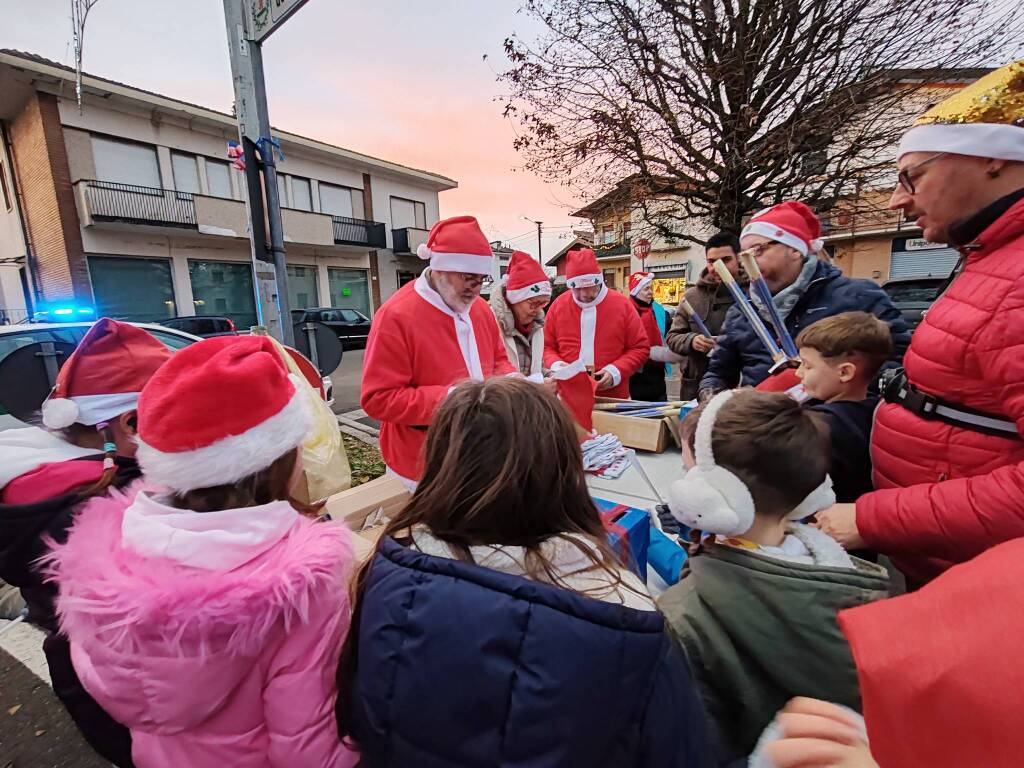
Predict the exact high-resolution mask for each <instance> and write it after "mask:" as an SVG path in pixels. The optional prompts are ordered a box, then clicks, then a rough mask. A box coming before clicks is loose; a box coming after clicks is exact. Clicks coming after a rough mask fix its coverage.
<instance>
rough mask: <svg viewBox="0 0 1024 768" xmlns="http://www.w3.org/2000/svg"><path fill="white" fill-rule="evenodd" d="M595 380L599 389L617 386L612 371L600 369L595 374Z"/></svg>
mask: <svg viewBox="0 0 1024 768" xmlns="http://www.w3.org/2000/svg"><path fill="white" fill-rule="evenodd" d="M594 382H595V383H596V384H597V388H598V389H611V388H612V387H614V386H615V379H613V378H612V374H611V371H598V372H597V373H595V374H594Z"/></svg>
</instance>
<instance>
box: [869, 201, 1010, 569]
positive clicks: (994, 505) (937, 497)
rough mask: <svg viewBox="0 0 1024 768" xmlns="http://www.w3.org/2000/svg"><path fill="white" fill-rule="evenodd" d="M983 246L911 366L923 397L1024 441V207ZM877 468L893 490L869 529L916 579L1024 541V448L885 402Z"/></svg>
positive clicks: (883, 495)
mask: <svg viewBox="0 0 1024 768" xmlns="http://www.w3.org/2000/svg"><path fill="white" fill-rule="evenodd" d="M976 242H977V244H978V245H979V246H980V247H979V248H978V249H977V250H974V251H972V252H971V253H970V256H969V257H968V259H967V262H966V265H965V268H964V271H963V273H962V274H961V275H960V276H959V277H957V278H956V280H955V281H954V282H953V284H952V286H950V288H949V290H948V291H946V293H945V295H944V296H943V297H942V298H941V299H939V300H938V301H937V302H936V303H935V305H934V306H933V307H932V308H931V309H930V310H929V311H928V314H927V315H926V316H925V319H924V321H923V322H922V323H921V325H920V326H919V327H918V329H917V331H916V332H915V333H914V337H913V341H912V342H911V344H910V349H909V350H908V351H907V354H906V358H905V360H904V365H905V367H906V371H907V376H908V378H909V380H910V382H911V383H912V384H914V385H915V386H917V387H919V388H920V389H922V390H923V391H925V392H927V393H930V394H932V395H935V396H937V397H940V398H942V399H945V400H949V401H952V402H954V403H959V404H961V405H964V406H967V407H968V408H973V409H976V410H979V411H982V412H985V413H989V414H1001V415H1002V416H1004V417H1005V418H1008V419H1010V420H1012V421H1014V422H1016V424H1017V431H1018V433H1020V434H1024V200H1018V201H1017V202H1016V203H1015V204H1014V205H1013V206H1011V207H1010V208H1009V210H1007V211H1006V213H1004V214H1003V215H1002V216H1000V217H999V218H998V219H996V221H995V222H994V223H992V224H991V225H990V226H989V227H988V228H986V229H985V230H984V232H982V233H981V235H980V236H979V237H978V238H977V241H976ZM871 458H872V463H873V465H874V471H875V487H876V488H879V489H884V490H878V491H876V492H874V493H871V494H868V495H866V496H862V497H861V498H860V500H858V502H857V527H858V529H859V530H860V533H861V535H862V536H863V538H864V540H865V542H867V545H868V546H869V547H871V548H872V549H875V550H877V551H879V552H883V553H885V554H887V555H890V556H892V558H893V560H894V562H896V564H897V566H898V567H900V569H901V570H903V571H904V572H905V573H906V574H907V575H908V577H909V578H910V579H911V580H913V581H917V582H919V583H920V582H923V581H926V580H927V579H929V578H933V577H934V576H936V575H937V574H938V573H940V572H941V571H942V570H943V569H944V568H946V567H948V565H949V564H950V563H956V562H963V561H965V560H969V559H971V558H972V557H974V556H975V555H977V554H979V553H980V552H983V551H984V550H986V549H988V548H989V547H991V546H993V545H995V544H998V543H999V542H1002V541H1006V540H1007V539H1012V538H1016V537H1020V536H1024V440H1017V439H1008V438H1004V437H993V436H989V435H985V434H981V433H979V432H975V431H971V430H967V429H960V428H958V427H954V426H950V425H948V424H944V423H943V422H940V421H929V420H925V419H922V418H919V417H917V416H915V415H913V414H912V413H910V412H909V411H907V410H905V409H904V408H902V407H900V406H898V405H889V404H884V403H883V404H882V406H881V407H880V408H879V409H878V412H877V415H876V417H875V427H874V430H873V432H872V436H871Z"/></svg>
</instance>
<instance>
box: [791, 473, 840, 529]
mask: <svg viewBox="0 0 1024 768" xmlns="http://www.w3.org/2000/svg"><path fill="white" fill-rule="evenodd" d="M835 503H836V492H835V489H834V488H833V487H832V478H831V477H830V476H829V475H825V479H824V480H822V482H821V485H819V486H818V487H817V488H815V489H814V490H813V491H811V492H810V493H809V494H807V498H805V499H804V500H803V501H801V502H800V503H799V504H797V505H796V507H795V508H794V509H793V511H792V512H790V513H789V514H788V515H786V519H787V520H803V519H804V518H805V517H810V516H811V515H813V514H814V513H815V512H820V511H821V510H823V509H828V508H829V507H831V506H832V505H833V504H835Z"/></svg>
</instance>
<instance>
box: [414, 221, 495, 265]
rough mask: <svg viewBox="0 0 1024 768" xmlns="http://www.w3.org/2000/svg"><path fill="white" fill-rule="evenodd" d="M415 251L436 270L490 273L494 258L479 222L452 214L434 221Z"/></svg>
mask: <svg viewBox="0 0 1024 768" xmlns="http://www.w3.org/2000/svg"><path fill="white" fill-rule="evenodd" d="M416 255H417V256H419V257H420V258H421V259H423V260H424V261H426V260H427V259H429V260H430V268H431V269H433V270H435V271H437V272H467V273H470V274H474V275H489V274H491V267H492V261H493V253H492V252H491V244H490V243H489V242H487V238H486V237H485V236H484V233H483V230H482V229H480V224H479V223H477V220H476V219H475V218H473V217H472V216H454V217H453V218H450V219H443V220H441V221H439V222H437V224H435V225H434V226H433V227H432V228H431V230H430V234H429V235H427V242H425V243H421V244H420V247H419V248H417V249H416Z"/></svg>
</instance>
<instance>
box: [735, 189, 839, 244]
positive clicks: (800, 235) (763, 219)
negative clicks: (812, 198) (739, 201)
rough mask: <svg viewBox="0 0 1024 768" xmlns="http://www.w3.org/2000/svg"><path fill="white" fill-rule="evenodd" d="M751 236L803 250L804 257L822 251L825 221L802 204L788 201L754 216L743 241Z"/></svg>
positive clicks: (745, 231)
mask: <svg viewBox="0 0 1024 768" xmlns="http://www.w3.org/2000/svg"><path fill="white" fill-rule="evenodd" d="M747 235H761V236H762V237H767V238H768V239H769V240H774V241H775V242H777V243H782V244H783V245H788V246H789V247H790V248H794V249H795V250H797V251H800V253H801V255H803V256H806V255H807V254H809V253H814V252H816V251H820V250H821V248H822V245H823V244H822V242H821V240H819V239H818V236H819V235H821V222H820V221H818V217H817V216H815V215H814V211H812V210H811V209H810V208H808V207H807V206H806V205H804V204H803V203H801V202H798V201H788V202H785V203H779V204H778V205H773V206H772V207H771V208H766V209H765V210H763V211H761V212H760V213H756V214H754V218H752V219H751V220H750V223H749V224H747V226H745V227H744V228H743V231H742V232H741V233H740V239H742V238H744V237H746V236H747Z"/></svg>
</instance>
